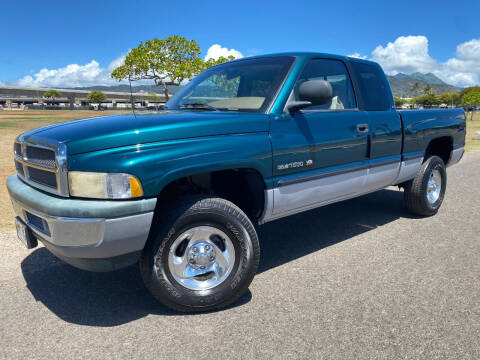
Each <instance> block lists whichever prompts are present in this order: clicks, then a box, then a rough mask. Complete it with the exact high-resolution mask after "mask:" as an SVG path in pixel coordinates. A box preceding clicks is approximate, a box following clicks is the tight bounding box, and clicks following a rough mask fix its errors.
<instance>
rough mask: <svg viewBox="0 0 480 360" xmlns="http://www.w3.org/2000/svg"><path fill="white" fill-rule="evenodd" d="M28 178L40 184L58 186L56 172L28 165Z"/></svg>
mask: <svg viewBox="0 0 480 360" xmlns="http://www.w3.org/2000/svg"><path fill="white" fill-rule="evenodd" d="M28 179H29V180H31V181H34V182H36V183H38V184H40V185H45V186H48V187H51V188H53V189H56V188H57V175H56V174H55V173H54V172H51V171H46V170H40V169H36V168H33V167H31V166H28Z"/></svg>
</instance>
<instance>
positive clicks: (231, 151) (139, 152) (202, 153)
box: [68, 132, 272, 197]
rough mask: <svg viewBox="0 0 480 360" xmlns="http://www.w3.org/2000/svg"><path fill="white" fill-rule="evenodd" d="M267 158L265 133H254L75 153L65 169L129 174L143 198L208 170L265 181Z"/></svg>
mask: <svg viewBox="0 0 480 360" xmlns="http://www.w3.org/2000/svg"><path fill="white" fill-rule="evenodd" d="M271 157H272V153H271V145H270V141H269V138H268V133H266V132H256V133H245V134H233V135H222V136H208V137H198V138H191V139H181V140H173V141H161V142H156V143H148V144H138V145H134V146H126V147H119V148H113V149H107V150H101V151H95V152H90V153H85V154H77V155H73V156H71V157H70V158H69V159H68V169H69V170H72V171H73V170H75V171H96V172H123V173H128V174H132V175H135V176H137V177H138V178H139V179H140V181H141V183H142V186H143V190H144V194H145V197H154V196H157V195H158V194H159V193H160V192H161V191H162V189H163V188H164V187H165V186H166V185H167V184H169V183H170V182H172V181H174V180H176V179H179V178H182V177H185V176H189V175H193V174H199V173H204V172H210V171H218V170H226V169H233V168H252V169H255V170H257V171H258V172H259V173H260V174H261V175H262V177H263V178H264V179H268V178H270V177H271V176H272V159H271Z"/></svg>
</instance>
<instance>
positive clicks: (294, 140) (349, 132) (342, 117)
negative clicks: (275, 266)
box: [271, 59, 369, 216]
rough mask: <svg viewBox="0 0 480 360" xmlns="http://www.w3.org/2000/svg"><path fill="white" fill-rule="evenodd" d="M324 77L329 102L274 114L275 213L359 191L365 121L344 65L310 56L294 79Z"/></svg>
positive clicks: (363, 173) (365, 168)
mask: <svg viewBox="0 0 480 360" xmlns="http://www.w3.org/2000/svg"><path fill="white" fill-rule="evenodd" d="M313 79H321V80H326V81H328V82H329V83H330V84H331V86H332V89H333V98H332V101H331V102H330V103H328V104H325V105H321V106H311V107H308V108H304V109H302V110H300V111H298V112H295V113H294V114H286V113H285V114H282V115H277V116H274V117H273V119H272V125H271V139H272V148H273V166H274V170H273V171H274V209H273V214H274V216H279V215H281V214H285V215H287V214H289V213H294V212H298V211H302V210H305V209H308V208H313V207H316V206H319V205H322V204H325V203H329V202H333V201H335V200H338V199H341V198H346V197H349V196H353V195H354V194H356V193H358V192H361V191H362V189H363V187H364V186H365V183H366V177H367V173H368V160H369V158H368V157H369V143H368V135H369V121H368V115H367V113H366V112H363V111H359V110H358V107H357V102H356V99H355V94H354V91H353V87H352V83H351V80H350V75H349V73H348V71H347V68H346V66H345V64H344V63H343V62H342V61H340V60H335V59H312V60H310V61H309V62H308V63H307V64H306V65H305V67H304V69H303V70H302V72H301V74H300V76H299V78H298V79H297V81H296V84H295V86H294V89H293V91H292V94H291V96H290V99H291V100H298V98H297V94H296V92H297V89H298V86H299V85H300V84H301V83H302V82H304V81H308V80H313Z"/></svg>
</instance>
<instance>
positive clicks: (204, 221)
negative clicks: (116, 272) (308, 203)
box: [140, 196, 260, 312]
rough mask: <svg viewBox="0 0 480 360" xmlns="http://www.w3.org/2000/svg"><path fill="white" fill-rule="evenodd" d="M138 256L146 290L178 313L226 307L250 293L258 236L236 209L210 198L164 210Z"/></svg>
mask: <svg viewBox="0 0 480 360" xmlns="http://www.w3.org/2000/svg"><path fill="white" fill-rule="evenodd" d="M158 218H159V222H158V224H157V225H154V228H153V229H152V234H151V239H150V241H149V243H148V244H147V246H146V247H145V249H144V250H143V252H142V255H141V257H140V272H141V274H142V278H143V281H144V283H145V285H146V287H147V289H148V290H149V291H150V292H151V293H152V295H153V296H154V297H155V298H156V299H157V300H158V301H159V302H160V303H162V304H164V305H166V306H168V307H169V308H172V309H174V310H177V311H182V312H201V311H210V310H215V309H220V308H222V307H225V306H227V305H229V304H231V303H232V302H234V301H235V300H237V299H238V298H239V297H240V296H242V295H243V294H244V293H245V291H246V290H247V289H248V286H249V285H250V283H251V282H252V280H253V277H254V276H255V272H256V271H257V267H258V262H259V258H260V246H259V242H258V237H257V233H256V231H255V229H254V227H253V225H252V223H251V221H250V220H249V218H248V217H247V216H246V215H245V213H243V211H242V210H240V209H239V208H238V207H237V206H236V205H234V204H233V203H231V202H230V201H227V200H225V199H221V198H217V197H212V196H196V197H188V198H184V199H180V201H178V202H176V203H174V204H172V206H170V207H168V208H167V209H165V211H163V212H162V213H161V214H160V216H159V217H158Z"/></svg>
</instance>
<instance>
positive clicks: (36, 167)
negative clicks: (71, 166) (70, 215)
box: [13, 135, 69, 197]
mask: <svg viewBox="0 0 480 360" xmlns="http://www.w3.org/2000/svg"><path fill="white" fill-rule="evenodd" d="M13 152H14V154H15V169H16V170H17V175H18V176H19V177H20V178H21V179H22V180H24V181H25V182H27V183H29V184H30V185H32V186H33V187H37V188H39V189H41V190H44V191H48V192H51V193H54V194H57V195H60V196H65V197H68V195H69V193H68V180H67V170H66V168H67V167H66V149H65V146H64V145H63V144H62V143H58V142H52V141H50V140H48V141H47V140H45V139H41V138H38V137H34V138H33V137H32V138H29V137H27V136H24V135H21V136H20V137H19V138H18V139H17V141H16V142H15V143H14V145H13Z"/></svg>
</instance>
